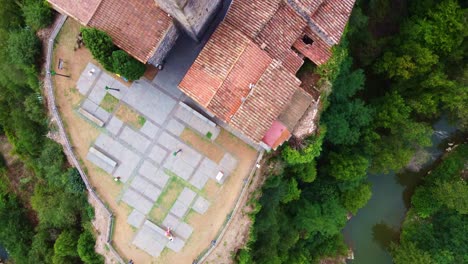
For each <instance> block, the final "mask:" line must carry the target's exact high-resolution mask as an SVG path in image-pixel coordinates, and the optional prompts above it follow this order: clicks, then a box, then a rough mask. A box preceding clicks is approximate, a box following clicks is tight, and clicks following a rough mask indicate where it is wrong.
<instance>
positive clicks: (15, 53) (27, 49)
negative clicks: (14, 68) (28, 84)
mask: <svg viewBox="0 0 468 264" xmlns="http://www.w3.org/2000/svg"><path fill="white" fill-rule="evenodd" d="M7 46H8V53H9V54H10V59H11V61H12V62H13V63H15V64H18V65H21V66H29V65H33V64H35V63H36V58H37V57H38V56H39V54H40V48H41V42H40V41H39V38H38V37H37V36H36V35H35V34H34V32H33V31H31V30H29V29H21V30H18V31H16V32H12V33H10V37H9V38H8V43H7Z"/></svg>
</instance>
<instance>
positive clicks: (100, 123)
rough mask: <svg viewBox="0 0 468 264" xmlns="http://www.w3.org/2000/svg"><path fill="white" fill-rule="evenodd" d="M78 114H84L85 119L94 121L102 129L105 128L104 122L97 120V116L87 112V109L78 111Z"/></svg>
mask: <svg viewBox="0 0 468 264" xmlns="http://www.w3.org/2000/svg"><path fill="white" fill-rule="evenodd" d="M78 112H79V113H80V114H82V115H83V116H84V117H86V118H88V119H89V120H91V121H93V122H94V123H95V124H96V125H98V126H100V127H103V126H104V121H102V120H101V119H99V118H97V117H96V116H94V115H93V114H91V113H90V112H88V111H86V110H85V109H83V108H81V107H80V109H78Z"/></svg>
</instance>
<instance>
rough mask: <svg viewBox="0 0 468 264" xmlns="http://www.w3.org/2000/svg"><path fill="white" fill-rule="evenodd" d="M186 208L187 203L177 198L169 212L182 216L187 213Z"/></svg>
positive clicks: (187, 207) (187, 206)
mask: <svg viewBox="0 0 468 264" xmlns="http://www.w3.org/2000/svg"><path fill="white" fill-rule="evenodd" d="M188 209H189V205H187V204H185V203H183V202H181V201H179V200H177V201H176V202H175V203H174V205H173V206H172V208H171V210H170V212H171V214H173V215H174V216H177V217H179V218H182V217H184V215H185V214H186V213H187V211H188Z"/></svg>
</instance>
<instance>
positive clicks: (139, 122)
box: [138, 116, 146, 127]
mask: <svg viewBox="0 0 468 264" xmlns="http://www.w3.org/2000/svg"><path fill="white" fill-rule="evenodd" d="M145 123H146V118H145V117H143V116H138V125H140V127H142V126H143V125H144V124H145Z"/></svg>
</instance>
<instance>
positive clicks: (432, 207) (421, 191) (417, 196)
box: [411, 187, 440, 218]
mask: <svg viewBox="0 0 468 264" xmlns="http://www.w3.org/2000/svg"><path fill="white" fill-rule="evenodd" d="M411 204H412V205H413V208H414V211H415V212H416V213H417V214H418V215H419V216H420V217H422V218H427V217H429V216H431V215H433V214H434V213H435V212H436V211H437V210H438V209H439V208H440V202H439V201H438V200H436V199H434V193H433V192H432V190H431V189H430V188H427V187H426V188H424V187H419V188H417V189H416V191H415V192H414V194H413V196H412V197H411Z"/></svg>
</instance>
